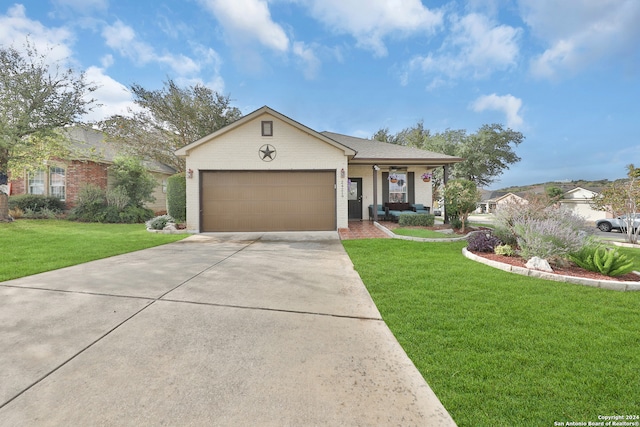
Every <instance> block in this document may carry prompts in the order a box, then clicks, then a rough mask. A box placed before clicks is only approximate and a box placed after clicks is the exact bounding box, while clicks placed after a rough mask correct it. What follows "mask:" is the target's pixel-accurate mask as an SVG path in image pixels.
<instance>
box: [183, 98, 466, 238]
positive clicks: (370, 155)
mask: <svg viewBox="0 0 640 427" xmlns="http://www.w3.org/2000/svg"><path fill="white" fill-rule="evenodd" d="M176 154H177V155H178V156H182V157H184V158H185V160H186V169H187V229H188V230H190V231H194V232H207V231H302V230H336V229H339V228H347V227H348V221H349V220H362V219H369V214H368V206H369V205H373V204H380V205H382V204H384V203H385V202H388V201H398V202H407V203H421V204H424V205H425V206H429V207H430V206H431V200H432V184H431V182H423V180H422V178H421V175H422V174H423V173H426V172H430V171H432V170H433V169H434V168H437V167H445V168H447V167H448V165H451V164H453V163H457V162H460V161H462V159H460V158H458V157H452V156H447V155H444V154H438V153H433V152H430V151H425V150H420V149H417V148H411V147H404V146H400V145H394V144H388V143H384V142H379V141H372V140H367V139H361V138H355V137H351V136H347V135H340V134H336V133H331V132H316V131H314V130H312V129H310V128H308V127H306V126H304V125H302V124H300V123H298V122H296V121H294V120H292V119H290V118H289V117H287V116H284V115H283V114H281V113H279V112H277V111H274V110H272V109H271V108H269V107H266V106H265V107H262V108H260V109H258V110H256V111H254V112H253V113H250V114H248V115H246V116H244V117H243V118H241V119H239V120H237V121H236V122H234V123H232V124H230V125H228V126H226V127H224V128H222V129H219V130H218V131H216V132H214V133H212V134H211V135H208V136H206V137H204V138H201V139H199V140H198V141H195V142H193V143H191V144H189V145H187V146H185V147H183V148H181V149H179V150H177V151H176ZM391 178H394V179H393V180H392V179H391ZM392 181H393V182H392Z"/></svg>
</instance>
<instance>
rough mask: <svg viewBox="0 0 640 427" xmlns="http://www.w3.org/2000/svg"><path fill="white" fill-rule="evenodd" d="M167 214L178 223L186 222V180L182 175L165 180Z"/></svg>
mask: <svg viewBox="0 0 640 427" xmlns="http://www.w3.org/2000/svg"><path fill="white" fill-rule="evenodd" d="M167 213H168V214H169V215H171V216H172V217H173V218H175V220H176V221H178V222H184V221H186V220H187V179H186V178H185V175H184V173H179V174H176V175H172V176H170V177H169V178H168V179H167Z"/></svg>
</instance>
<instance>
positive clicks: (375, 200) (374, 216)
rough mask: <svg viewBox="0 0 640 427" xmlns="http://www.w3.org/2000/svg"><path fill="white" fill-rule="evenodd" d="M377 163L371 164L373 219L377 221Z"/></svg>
mask: <svg viewBox="0 0 640 427" xmlns="http://www.w3.org/2000/svg"><path fill="white" fill-rule="evenodd" d="M379 169H380V168H379V167H378V165H373V220H374V221H376V222H377V221H378V170H379Z"/></svg>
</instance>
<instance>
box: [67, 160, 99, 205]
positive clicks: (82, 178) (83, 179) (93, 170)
mask: <svg viewBox="0 0 640 427" xmlns="http://www.w3.org/2000/svg"><path fill="white" fill-rule="evenodd" d="M66 179H67V209H71V208H72V207H74V206H75V201H76V200H77V198H78V192H79V191H80V189H81V188H82V187H84V186H85V185H87V184H93V185H96V186H98V187H100V188H104V189H106V188H107V165H105V164H102V163H95V162H82V161H77V160H74V161H72V162H71V163H70V164H67V171H66Z"/></svg>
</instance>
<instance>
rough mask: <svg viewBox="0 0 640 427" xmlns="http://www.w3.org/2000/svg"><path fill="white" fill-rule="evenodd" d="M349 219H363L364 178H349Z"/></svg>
mask: <svg viewBox="0 0 640 427" xmlns="http://www.w3.org/2000/svg"><path fill="white" fill-rule="evenodd" d="M349 219H362V178H349Z"/></svg>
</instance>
